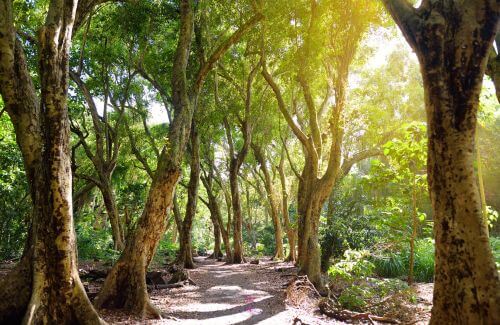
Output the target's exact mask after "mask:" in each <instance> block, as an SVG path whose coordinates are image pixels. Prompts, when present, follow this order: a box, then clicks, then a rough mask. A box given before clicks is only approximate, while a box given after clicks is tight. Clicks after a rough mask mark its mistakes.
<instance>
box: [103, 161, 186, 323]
mask: <svg viewBox="0 0 500 325" xmlns="http://www.w3.org/2000/svg"><path fill="white" fill-rule="evenodd" d="M166 165H167V164H160V166H161V167H159V168H162V169H163V168H165V169H163V170H162V172H160V173H158V172H157V174H156V177H155V178H154V179H153V183H152V185H151V189H150V191H149V195H148V200H147V201H146V206H145V208H144V211H143V213H142V215H141V217H140V218H139V221H138V224H137V227H136V230H135V231H134V233H133V234H132V235H131V238H130V240H128V241H127V243H126V245H125V249H124V251H123V253H122V255H121V256H120V258H119V259H118V261H117V262H116V263H115V265H114V266H113V268H112V269H111V271H110V273H109V274H108V276H107V277H106V280H105V282H104V285H103V288H102V290H101V292H100V293H99V295H98V296H97V298H96V301H95V305H96V306H97V307H98V308H123V309H127V310H129V311H131V312H133V313H135V314H138V315H141V316H143V317H159V311H158V310H156V308H155V307H154V306H153V305H152V304H151V302H150V301H149V297H148V294H147V286H146V269H147V267H148V265H149V263H150V262H151V259H152V258H153V255H154V252H155V250H156V245H157V243H158V241H159V240H160V239H161V236H162V235H163V233H164V232H165V228H166V221H167V220H166V219H167V218H166V214H167V210H168V208H169V206H170V205H171V202H172V197H173V194H174V193H173V192H174V189H175V185H176V184H177V182H178V180H179V176H180V173H181V171H180V169H179V167H176V166H174V164H172V163H170V164H168V165H170V166H168V167H167V166H166ZM177 166H178V165H177Z"/></svg>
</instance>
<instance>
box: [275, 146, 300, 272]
mask: <svg viewBox="0 0 500 325" xmlns="http://www.w3.org/2000/svg"><path fill="white" fill-rule="evenodd" d="M284 164H285V157H284V152H282V153H281V159H280V164H279V165H278V172H279V175H280V182H281V213H282V215H283V221H284V224H285V229H286V235H287V237H288V245H289V246H290V252H289V253H288V256H287V257H286V259H285V261H287V262H294V263H295V260H296V259H297V253H296V252H297V251H296V249H295V238H296V237H295V229H294V228H293V226H292V224H291V222H290V216H289V213H288V192H287V185H286V176H285V168H284Z"/></svg>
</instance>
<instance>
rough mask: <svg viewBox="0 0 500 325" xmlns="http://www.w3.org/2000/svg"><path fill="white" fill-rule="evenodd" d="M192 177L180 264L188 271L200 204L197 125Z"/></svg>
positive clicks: (192, 266) (194, 136) (183, 227)
mask: <svg viewBox="0 0 500 325" xmlns="http://www.w3.org/2000/svg"><path fill="white" fill-rule="evenodd" d="M190 168H191V171H190V176H189V184H188V202H187V205H186V214H185V216H184V221H183V222H182V232H181V233H180V239H181V240H180V252H179V260H178V263H179V264H180V265H182V266H183V267H184V268H186V269H194V262H193V253H192V252H193V248H192V239H191V236H192V228H193V219H194V216H195V214H196V205H197V202H198V188H199V185H200V139H199V136H198V131H197V130H196V127H195V124H194V123H193V125H192V127H191V161H190Z"/></svg>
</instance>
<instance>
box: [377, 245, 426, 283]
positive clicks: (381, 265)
mask: <svg viewBox="0 0 500 325" xmlns="http://www.w3.org/2000/svg"><path fill="white" fill-rule="evenodd" d="M409 260H410V249H409V247H408V246H407V247H405V249H404V250H403V251H401V252H398V253H395V252H382V253H381V254H380V255H374V256H372V258H371V261H372V262H373V264H374V265H375V273H376V274H377V275H378V276H381V277H385V278H406V277H407V276H408V266H409ZM413 273H414V278H415V281H417V282H432V281H433V277H434V241H433V240H432V239H431V238H423V239H418V240H417V241H416V242H415V265H414V269H413Z"/></svg>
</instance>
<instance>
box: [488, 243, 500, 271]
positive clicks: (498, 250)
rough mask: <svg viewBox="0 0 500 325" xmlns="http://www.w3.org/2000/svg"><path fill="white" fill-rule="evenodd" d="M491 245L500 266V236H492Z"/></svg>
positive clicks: (498, 266) (496, 261)
mask: <svg viewBox="0 0 500 325" xmlns="http://www.w3.org/2000/svg"><path fill="white" fill-rule="evenodd" d="M490 246H491V250H492V251H493V257H494V258H495V263H496V265H497V268H500V238H499V237H490Z"/></svg>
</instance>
